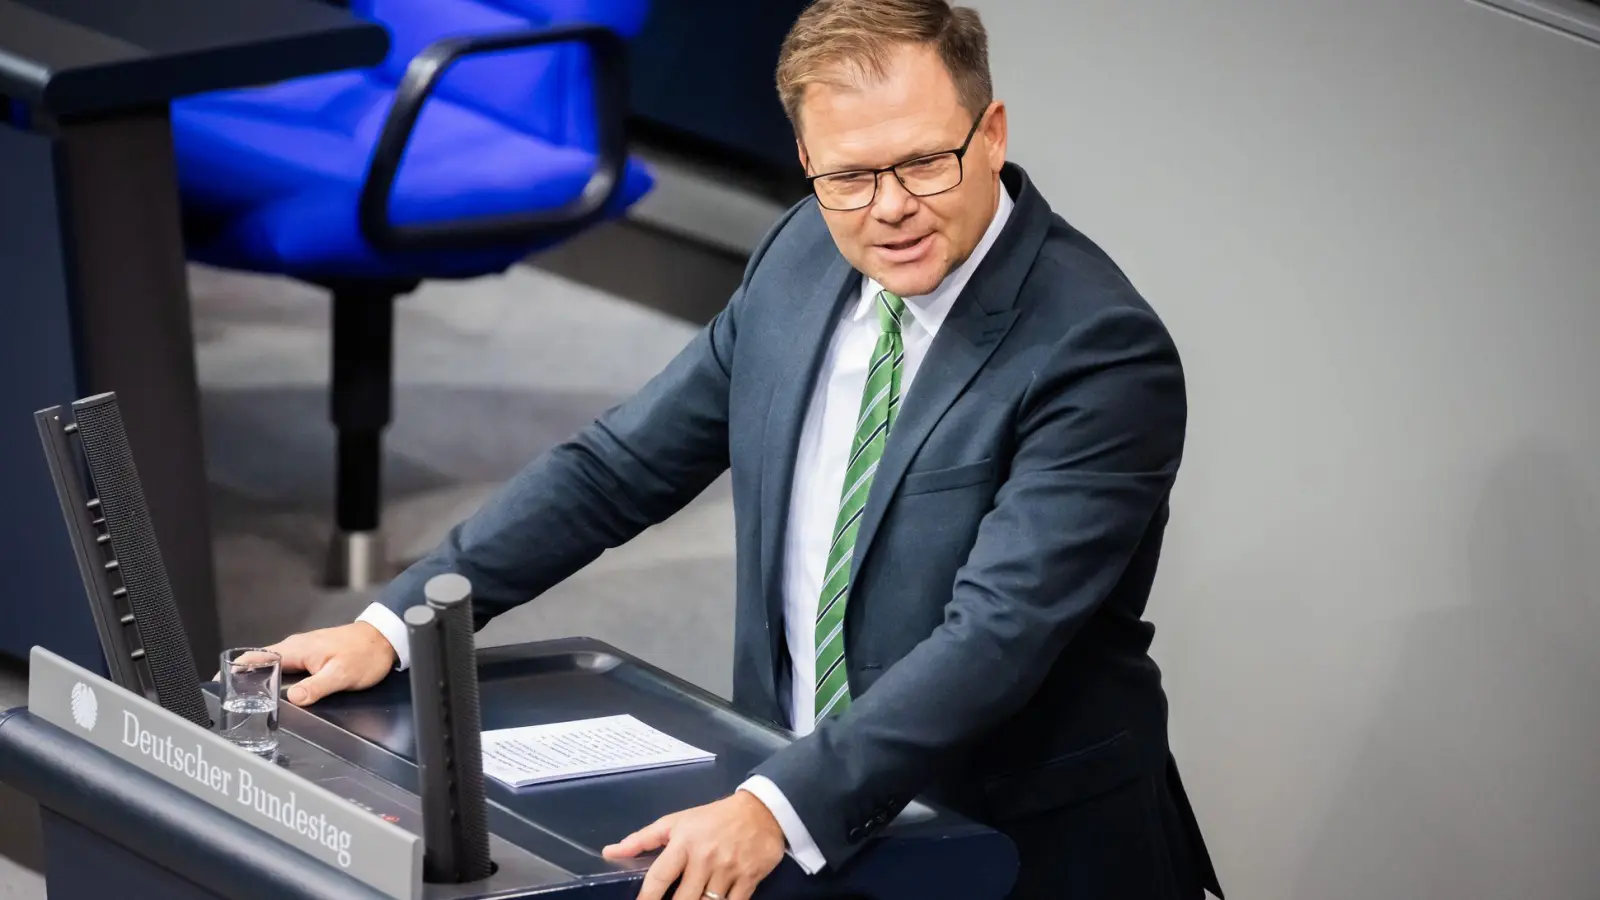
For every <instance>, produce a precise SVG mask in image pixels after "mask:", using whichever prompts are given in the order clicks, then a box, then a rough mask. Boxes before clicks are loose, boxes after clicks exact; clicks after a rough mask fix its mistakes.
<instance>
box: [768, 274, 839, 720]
mask: <svg viewBox="0 0 1600 900" xmlns="http://www.w3.org/2000/svg"><path fill="white" fill-rule="evenodd" d="M859 289H860V276H859V275H858V274H857V273H856V272H855V270H853V269H851V268H850V264H849V263H847V262H846V261H845V259H844V257H842V256H840V257H836V258H835V260H834V262H833V263H832V264H831V265H830V266H829V267H828V271H827V274H826V275H824V276H823V278H822V280H821V282H820V283H818V284H817V285H815V286H813V288H812V290H811V293H810V295H809V296H806V297H797V298H796V303H797V304H799V309H800V312H799V313H798V314H797V315H796V316H795V321H794V327H793V328H792V329H791V330H789V331H788V332H786V333H785V334H783V335H782V336H781V340H782V345H781V346H779V347H777V348H775V359H774V370H775V371H777V372H778V373H779V375H778V382H777V387H776V388H775V389H774V391H773V393H772V405H771V406H770V407H769V408H768V410H767V425H766V432H765V434H764V435H763V450H762V460H761V463H762V464H761V584H762V588H763V592H764V593H765V594H766V602H767V633H768V637H769V639H770V642H771V645H772V659H773V665H774V677H775V678H776V675H777V670H776V666H777V661H778V660H780V659H782V658H783V646H782V641H783V627H782V624H781V623H782V622H783V567H782V565H781V563H782V562H783V546H784V538H785V535H786V534H787V532H788V525H789V494H790V492H791V491H792V490H793V488H794V475H795V472H794V466H795V456H796V455H797V453H798V450H799V444H800V428H801V426H802V425H803V424H804V422H805V417H806V410H807V408H808V407H809V406H810V399H811V389H812V386H813V385H814V384H815V383H816V379H817V369H818V367H819V366H820V365H821V363H822V359H823V357H824V356H826V355H827V352H828V344H829V343H830V342H831V341H832V339H833V331H834V327H835V326H836V325H837V324H838V322H839V317H840V316H842V315H843V314H844V306H845V304H846V303H847V302H849V301H850V299H851V298H853V297H854V296H855V294H856V291H858V290H859ZM774 683H776V682H774ZM778 703H779V705H780V706H782V705H783V698H782V697H779V698H778Z"/></svg>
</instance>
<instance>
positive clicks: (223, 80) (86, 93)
mask: <svg viewBox="0 0 1600 900" xmlns="http://www.w3.org/2000/svg"><path fill="white" fill-rule="evenodd" d="M388 48H389V35H388V32H387V31H386V30H385V29H384V28H383V26H381V25H378V24H376V23H373V22H368V21H365V20H362V19H358V18H356V17H354V16H353V15H351V14H350V13H349V12H348V11H345V10H341V9H337V8H334V7H332V6H328V5H326V4H323V3H319V2H316V0H0V94H3V95H7V96H11V97H15V98H17V99H20V100H22V101H24V102H26V103H29V104H32V105H35V106H38V107H41V108H42V109H44V110H45V111H47V112H49V113H51V114H53V115H56V116H74V115H88V114H104V113H114V112H116V111H118V110H122V109H130V108H137V107H141V106H149V105H153V104H160V103H165V102H167V101H169V100H172V99H174V98H177V97H183V96H188V95H191V94H199V93H205V92H208V91H215V90H225V89H228V88H238V87H247V86H251V85H258V84H268V83H271V82H275V81H281V80H284V79H288V78H296V77H300V76H303V75H312V74H316V73H320V72H331V71H336V70H339V69H349V68H358V67H363V66H371V65H376V64H377V63H379V62H380V61H382V59H383V57H384V54H385V53H387V52H388Z"/></svg>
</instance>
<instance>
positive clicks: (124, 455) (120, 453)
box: [34, 393, 211, 729]
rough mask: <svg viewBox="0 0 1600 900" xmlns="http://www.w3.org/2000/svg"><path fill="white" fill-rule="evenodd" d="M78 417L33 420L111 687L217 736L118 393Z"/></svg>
mask: <svg viewBox="0 0 1600 900" xmlns="http://www.w3.org/2000/svg"><path fill="white" fill-rule="evenodd" d="M72 412H73V418H74V420H75V421H71V422H68V421H66V416H65V412H64V410H62V408H61V407H59V406H52V407H49V408H48V409H41V410H39V411H37V412H35V413H34V421H35V423H36V424H37V425H38V428H39V438H40V440H41V441H43V443H44V452H45V460H46V462H48V463H49V466H50V478H51V480H52V482H53V483H54V484H55V489H56V498H57V499H58V500H59V501H60V503H61V513H62V515H63V516H64V517H65V519H66V525H67V533H68V536H69V537H71V539H72V549H73V553H74V555H76V556H77V559H78V570H79V573H80V574H81V575H82V577H83V586H84V590H85V591H86V592H87V593H88V596H89V609H90V612H91V613H93V615H94V623H95V629H96V630H97V631H98V632H99V635H100V647H101V649H102V650H104V651H105V654H106V667H107V669H108V671H109V674H110V676H111V680H112V681H113V682H114V683H116V684H118V685H120V686H122V687H124V688H126V689H128V690H130V691H133V692H134V693H136V694H142V695H143V696H145V697H147V698H150V699H153V700H155V701H156V702H157V703H159V704H160V705H161V706H162V707H163V708H165V709H169V710H172V711H173V712H175V713H177V714H178V715H180V716H183V717H184V718H185V719H188V720H189V721H191V722H193V723H195V724H196V725H199V726H200V727H201V728H207V729H209V728H210V727H211V714H210V711H209V710H208V709H207V708H206V701H205V695H204V694H203V693H202V692H201V690H200V676H199V674H198V673H197V672H196V670H195V664H194V656H193V655H192V654H191V653H190V648H189V636H188V633H187V632H186V631H185V630H184V627H183V620H182V619H181V618H180V617H179V614H178V604H177V601H176V600H175V599H174V598H173V596H172V584H171V582H169V581H168V580H167V569H166V563H165V562H164V560H163V559H162V556H161V548H160V546H159V545H158V544H157V543H156V533H155V527H154V525H153V524H152V522H151V519H150V507H149V506H148V504H147V503H146V502H145V497H144V486H143V483H142V482H141V481H140V480H139V470H138V468H137V467H136V466H135V465H134V462H133V450H132V448H131V447H130V446H129V445H128V433H127V430H126V429H125V428H124V427H123V424H122V410H121V407H120V406H119V405H118V404H117V395H116V394H114V393H105V394H96V395H95V396H93V397H86V398H84V399H82V400H77V401H75V402H73V404H72ZM73 437H76V438H77V440H76V441H75V442H74V441H72V440H70V439H71V438H73ZM74 444H76V447H75V446H74Z"/></svg>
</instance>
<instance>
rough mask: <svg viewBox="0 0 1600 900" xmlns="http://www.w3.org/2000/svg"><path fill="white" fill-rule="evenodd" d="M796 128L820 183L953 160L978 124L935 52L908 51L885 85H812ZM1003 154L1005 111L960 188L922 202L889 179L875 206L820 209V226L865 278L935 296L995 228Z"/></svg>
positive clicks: (976, 139)
mask: <svg viewBox="0 0 1600 900" xmlns="http://www.w3.org/2000/svg"><path fill="white" fill-rule="evenodd" d="M799 118H800V135H799V145H800V162H801V164H802V165H804V166H805V167H806V171H807V173H808V174H811V175H822V174H826V173H833V172H841V171H847V170H852V169H877V168H882V167H884V166H891V165H895V164H897V163H900V162H904V161H907V160H911V159H915V158H918V157H922V156H926V155H928V154H932V153H938V152H941V151H946V150H954V149H956V148H958V147H960V146H961V142H962V140H963V139H964V138H965V137H966V136H967V133H968V132H969V131H970V130H971V129H972V124H973V119H974V114H973V112H972V111H970V110H968V109H966V108H964V107H963V106H962V105H961V103H960V102H959V99H958V97H957V94H956V86H955V83H954V81H953V80H952V79H951V78H950V73H949V72H948V71H947V70H946V69H945V67H944V63H943V62H942V61H940V59H939V55H938V52H937V51H936V50H934V48H933V47H931V46H918V45H910V44H908V45H906V46H904V47H902V48H901V49H900V50H899V51H898V52H897V53H896V54H895V56H894V57H893V59H892V60H891V61H890V63H889V65H888V66H886V67H885V77H884V78H883V79H882V80H881V81H879V82H878V83H874V84H866V85H859V86H853V87H848V88H844V87H833V86H829V85H820V84H812V85H809V86H808V87H807V88H806V93H805V95H804V96H803V98H802V100H801V103H800V116H799ZM1005 152H1006V116H1005V107H1004V105H1002V104H1000V103H992V104H990V107H989V110H988V111H987V114H986V115H985V116H984V119H983V122H982V124H980V125H979V126H978V130H977V132H976V133H974V134H973V135H972V142H971V143H970V144H969V145H968V147H967V153H966V156H965V157H964V158H963V159H962V169H963V177H962V178H961V183H960V184H959V185H957V186H956V187H954V188H952V189H950V190H948V191H945V192H944V193H940V194H935V195H933V196H928V197H919V196H916V195H914V194H912V193H911V192H909V191H907V190H906V187H905V186H904V185H903V184H901V182H900V180H899V179H898V178H896V177H895V175H894V174H893V173H889V172H885V173H883V174H882V175H880V176H878V185H877V196H876V197H875V198H874V199H873V200H872V203H871V204H870V205H868V206H867V207H865V208H864V209H857V210H849V211H839V210H831V209H823V211H822V216H823V219H824V220H825V221H827V223H828V230H829V231H830V232H831V233H832V234H833V240H834V243H836V244H837V245H838V246H839V252H841V253H843V254H844V257H845V259H848V260H849V261H850V263H851V265H853V266H855V268H856V269H857V270H858V271H860V272H862V273H864V274H866V275H867V276H869V277H871V278H875V279H877V281H878V282H879V283H880V284H882V285H883V286H884V287H886V288H888V289H889V290H891V291H893V292H894V293H896V294H899V295H900V296H902V297H915V296H920V295H922V294H928V293H931V292H932V291H933V290H934V288H936V287H938V286H939V283H940V282H941V281H943V280H944V278H945V276H946V275H948V274H949V273H950V271H951V270H952V269H954V268H955V267H956V266H959V265H961V263H962V262H964V261H965V260H966V259H967V257H968V256H970V255H971V254H972V251H973V249H974V248H975V247H977V246H978V241H979V240H980V239H982V237H983V233H984V231H985V230H986V229H987V228H988V227H989V221H990V219H991V218H992V217H993V216H994V211H995V205H996V203H997V202H998V200H999V195H998V191H999V190H1000V189H1001V188H1000V184H999V180H998V176H999V174H1000V168H1001V166H1002V165H1003V164H1004V163H1005ZM913 186H915V185H913Z"/></svg>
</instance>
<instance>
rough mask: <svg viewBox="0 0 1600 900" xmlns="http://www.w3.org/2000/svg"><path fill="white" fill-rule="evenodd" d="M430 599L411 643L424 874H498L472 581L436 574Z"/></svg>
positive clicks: (415, 612) (449, 880)
mask: <svg viewBox="0 0 1600 900" xmlns="http://www.w3.org/2000/svg"><path fill="white" fill-rule="evenodd" d="M423 595H424V596H425V597H426V598H427V603H426V604H425V605H421V606H414V607H412V608H410V609H408V610H406V613H405V622H406V629H407V632H408V635H409V640H410V648H411V712H412V716H413V717H414V718H415V719H416V740H417V778H418V789H419V790H418V794H419V795H420V796H421V797H422V823H423V825H422V830H423V849H424V854H423V877H424V879H425V880H427V881H429V882H432V883H434V884H460V883H463V882H468V881H479V880H481V879H484V878H487V877H489V875H490V874H491V873H492V872H493V871H494V863H493V861H492V860H490V858H489V814H488V804H487V802H486V801H485V799H484V782H483V740H482V713H481V710H480V708H479V702H478V657H477V650H476V648H475V647H474V646H473V643H472V586H471V585H470V584H469V583H468V582H467V580H466V579H465V578H463V577H461V576H460V575H436V576H434V577H433V578H431V579H429V580H428V583H427V584H426V585H425V586H424V587H423Z"/></svg>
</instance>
